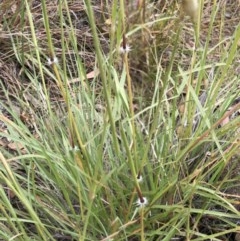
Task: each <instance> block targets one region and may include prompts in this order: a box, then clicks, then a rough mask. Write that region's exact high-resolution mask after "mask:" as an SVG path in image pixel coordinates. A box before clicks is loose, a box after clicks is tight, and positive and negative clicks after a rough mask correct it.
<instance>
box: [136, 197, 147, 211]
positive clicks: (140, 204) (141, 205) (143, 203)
mask: <svg viewBox="0 0 240 241" xmlns="http://www.w3.org/2000/svg"><path fill="white" fill-rule="evenodd" d="M142 199H143V200H141V199H140V198H138V200H137V201H136V205H137V206H138V208H144V207H145V206H147V204H148V200H147V198H146V197H143V198H142Z"/></svg>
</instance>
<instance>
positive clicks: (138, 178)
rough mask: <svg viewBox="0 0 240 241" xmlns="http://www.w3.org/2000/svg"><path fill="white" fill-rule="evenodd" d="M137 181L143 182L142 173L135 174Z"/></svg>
mask: <svg viewBox="0 0 240 241" xmlns="http://www.w3.org/2000/svg"><path fill="white" fill-rule="evenodd" d="M137 181H138V183H141V182H143V177H142V175H139V176H137Z"/></svg>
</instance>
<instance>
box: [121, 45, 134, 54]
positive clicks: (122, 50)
mask: <svg viewBox="0 0 240 241" xmlns="http://www.w3.org/2000/svg"><path fill="white" fill-rule="evenodd" d="M119 51H120V53H121V54H127V53H129V52H130V51H131V47H130V46H129V45H128V44H126V47H125V48H124V47H123V46H121V47H120V50H119Z"/></svg>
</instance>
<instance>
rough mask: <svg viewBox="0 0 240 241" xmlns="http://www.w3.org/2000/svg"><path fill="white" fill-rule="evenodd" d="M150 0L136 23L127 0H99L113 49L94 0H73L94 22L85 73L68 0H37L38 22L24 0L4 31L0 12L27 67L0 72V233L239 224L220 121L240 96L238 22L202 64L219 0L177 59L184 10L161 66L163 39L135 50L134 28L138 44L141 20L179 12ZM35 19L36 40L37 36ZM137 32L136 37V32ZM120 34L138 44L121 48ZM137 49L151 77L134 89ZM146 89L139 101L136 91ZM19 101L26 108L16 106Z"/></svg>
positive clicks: (166, 234) (50, 235) (109, 233)
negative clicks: (156, 11) (15, 76)
mask: <svg viewBox="0 0 240 241" xmlns="http://www.w3.org/2000/svg"><path fill="white" fill-rule="evenodd" d="M148 3H149V6H150V2H148V1H139V4H140V5H138V6H136V9H135V11H136V12H138V13H139V16H140V24H134V23H133V22H130V20H129V19H128V16H130V15H129V14H127V10H128V8H127V6H125V2H124V1H119V2H118V1H112V2H108V1H106V3H105V4H106V6H107V7H106V8H107V9H108V11H109V13H108V16H109V19H108V20H110V22H111V25H110V26H109V49H108V52H106V51H105V49H104V50H103V48H102V45H101V42H103V41H104V40H103V37H102V35H101V33H100V32H99V28H97V27H98V26H96V23H97V24H98V25H101V23H99V22H97V21H96V12H94V10H96V8H97V7H99V6H94V5H93V4H92V3H91V1H84V2H83V3H79V8H80V9H81V11H80V13H81V14H83V15H84V16H86V19H87V21H88V24H89V31H91V34H92V39H91V41H92V42H91V44H92V45H91V48H92V49H93V50H94V58H95V62H94V64H92V69H91V70H92V71H93V73H95V76H94V78H93V79H91V80H89V79H88V75H87V74H88V71H91V70H89V69H88V67H87V66H86V62H85V59H83V58H82V57H83V56H82V55H81V53H80V54H79V48H80V49H81V51H80V52H82V51H84V50H85V49H87V47H89V46H87V47H86V45H85V44H87V43H86V42H84V41H83V42H80V43H79V42H78V35H77V34H76V32H77V28H76V27H75V23H76V22H75V21H74V18H73V17H72V16H71V13H72V14H73V15H74V14H75V12H72V10H73V9H77V8H76V6H75V5H74V6H72V5H70V4H69V3H68V2H67V1H63V2H61V3H58V5H57V6H55V7H54V9H55V10H56V12H57V13H58V16H59V17H58V18H57V16H56V15H54V14H53V13H52V12H51V9H52V6H51V4H50V2H47V1H44V0H43V1H41V4H40V5H38V7H39V9H38V13H39V14H40V16H41V17H42V18H41V19H40V20H38V21H37V22H35V20H36V18H35V17H36V16H35V14H36V12H34V11H35V9H34V6H31V5H29V3H28V2H27V1H23V2H22V3H21V5H19V12H16V16H18V17H19V18H20V22H21V26H20V27H21V28H22V29H23V30H25V29H27V31H28V35H27V34H26V33H25V32H23V36H22V37H19V36H15V35H14V34H13V33H12V32H11V31H13V30H14V27H16V28H17V26H16V24H15V22H14V21H13V19H14V18H7V17H6V18H5V19H4V21H3V23H4V28H5V29H7V31H9V33H11V34H10V40H11V45H8V48H10V50H11V51H12V54H13V55H12V56H13V57H11V58H12V60H14V61H16V62H18V64H19V65H20V66H21V71H22V72H23V74H21V75H20V77H21V78H23V77H24V78H23V79H21V81H23V82H21V81H20V80H18V81H19V82H18V85H14V86H15V89H14V88H13V89H12V90H11V93H9V88H8V83H6V82H7V81H6V79H1V87H2V92H3V93H4V96H5V102H3V103H1V105H2V106H4V108H5V109H6V110H7V112H8V115H6V114H1V115H0V120H1V121H2V122H3V123H4V124H5V125H6V129H7V131H3V132H1V137H3V138H5V139H4V140H5V141H7V142H9V141H10V142H11V143H12V145H11V146H9V144H6V145H5V146H4V147H1V150H2V152H1V153H0V160H1V164H0V169H1V172H0V183H1V185H0V197H1V200H2V202H1V205H0V210H1V214H2V215H1V224H0V226H1V228H0V237H1V239H2V240H14V239H16V240H29V239H35V240H67V239H71V240H181V238H184V239H186V240H210V239H211V240H221V239H223V238H227V237H228V235H232V234H234V233H237V232H239V227H238V222H239V211H238V210H237V206H236V200H235V198H237V197H239V193H234V194H231V193H230V192H228V191H229V190H230V189H232V188H233V186H234V185H239V184H238V176H237V175H234V169H235V168H239V167H238V164H237V159H236V155H237V154H238V149H239V139H238V135H237V134H236V132H237V131H239V124H238V123H239V117H237V118H235V119H233V120H230V119H229V121H225V120H227V118H228V117H230V116H231V115H232V114H233V113H235V112H236V111H237V110H238V109H239V105H240V104H239V103H235V104H234V105H233V107H232V108H231V109H230V110H229V111H227V110H228V108H229V107H230V106H232V103H233V102H234V101H235V99H236V97H238V96H239V91H238V90H237V91H236V89H237V86H238V85H239V80H238V78H237V77H236V76H235V73H234V72H232V71H230V70H231V65H232V63H233V62H234V60H235V58H236V56H237V55H238V54H239V53H238V50H237V45H238V42H239V39H240V28H236V30H235V32H234V33H233V35H232V36H231V38H230V39H231V41H229V42H228V43H229V48H228V49H227V50H225V49H221V52H220V58H219V60H218V62H216V63H215V64H214V65H209V64H208V56H209V54H211V53H212V52H213V51H214V50H215V48H216V47H217V46H213V47H209V42H210V40H211V33H212V29H213V26H214V19H215V14H216V11H217V10H218V9H217V7H218V5H217V3H216V2H215V3H214V4H213V6H212V7H213V11H212V15H211V18H210V19H211V21H210V28H209V35H208V37H207V39H206V42H205V43H204V45H202V46H201V47H199V48H198V49H190V50H189V49H183V50H182V53H185V52H187V54H188V56H189V59H190V61H189V64H188V65H184V64H183V62H184V61H183V59H180V60H179V53H181V48H180V46H181V45H180V42H181V39H182V34H183V33H184V32H182V31H184V25H183V24H184V23H181V24H182V25H181V24H180V26H183V27H180V28H178V29H177V31H176V32H174V33H173V34H172V36H173V38H172V39H173V40H172V42H171V48H170V50H169V53H168V54H169V59H167V64H166V67H162V65H161V63H162V62H161V61H162V60H163V57H164V55H163V54H159V51H160V50H161V47H162V46H160V45H159V42H160V39H159V40H158V41H155V42H153V46H149V47H147V48H145V49H144V53H143V52H142V51H143V50H142V49H139V50H137V51H136V49H134V41H139V42H140V43H139V45H141V43H146V42H145V41H146V38H147V35H146V32H149V31H151V28H153V29H154V27H156V26H159V27H162V28H163V29H168V27H167V26H168V24H169V22H168V21H170V25H171V24H172V23H173V22H172V21H174V19H175V18H176V17H174V16H168V14H169V13H165V14H163V13H161V14H162V15H160V16H159V19H156V20H153V21H152V20H150V19H149V17H150V16H148V15H145V13H146V11H147V4H148ZM40 7H41V10H40ZM74 7H75V8H74ZM151 7H152V8H154V5H152V6H151ZM99 9H100V8H99ZM152 10H153V9H152ZM80 13H79V14H80ZM94 13H95V14H94ZM51 14H53V15H51ZM171 14H172V12H171ZM75 15H76V14H75ZM34 16H35V17H34ZM81 16H82V15H81ZM104 17H105V16H104ZM26 19H27V20H26ZM52 19H54V20H55V21H56V22H53V21H52ZM105 20H106V19H105ZM128 20H129V21H128ZM132 21H133V20H132ZM108 22H109V21H108ZM160 22H162V25H161V24H159V23H160ZM176 23H178V24H179V22H178V20H177V19H176ZM40 26H44V27H43V30H44V31H45V33H46V34H45V35H44V38H43V39H39V37H38V36H39V29H38V27H40ZM171 26H172V25H171ZM190 28H192V26H191V25H190ZM192 29H193V28H192ZM56 32H58V34H59V35H58V36H59V39H57V38H56V37H55V36H54V33H56ZM134 33H139V36H142V35H143V38H142V39H134V38H133V39H131V37H134ZM192 34H193V35H192V36H193V39H194V31H193V33H192ZM66 36H67V37H66ZM159 38H161V36H159ZM141 41H143V42H141ZM224 41H225V40H224V39H222V43H224ZM43 43H45V45H43ZM130 43H131V45H130ZM220 44H221V43H220ZM129 45H130V47H131V49H134V51H133V52H134V55H135V54H136V56H134V55H133V53H131V52H130V53H129V52H128V50H129V48H128V46H129ZM22 46H24V48H26V46H27V47H28V48H27V51H24V48H22ZM164 47H166V46H164ZM120 48H121V49H122V52H120V51H119V49H120ZM138 54H139V55H138ZM139 56H141V57H142V56H145V57H146V56H147V57H146V58H145V57H144V58H145V59H147V60H149V61H146V66H147V68H146V69H145V70H147V71H145V70H144V71H145V72H144V71H143V72H144V75H143V76H146V77H148V78H149V77H150V76H151V78H152V82H154V84H153V85H152V86H151V89H152V90H151V91H150V94H149V93H148V94H147V96H144V95H143V96H142V95H140V94H139V93H144V90H142V89H141V88H139V89H137V90H136V89H133V86H136V83H135V78H134V74H133V72H132V70H131V64H132V63H133V61H134V60H133V58H134V57H135V58H138V57H139ZM144 58H143V59H144ZM181 60H182V62H181ZM119 61H120V65H119V64H117V63H119ZM176 63H177V64H176ZM94 66H95V67H94ZM186 66H187V68H186ZM98 73H99V74H98ZM24 79H25V81H24ZM206 79H207V80H208V85H207V86H205V88H206V89H203V88H204V87H202V82H203V81H204V80H206ZM225 82H227V83H229V84H225ZM224 86H225V87H224ZM142 87H144V88H146V85H143V86H142ZM140 90H141V91H140ZM138 91H139V92H138ZM202 92H204V93H206V98H205V100H204V101H201V98H199V96H200V95H201V94H202ZM149 95H150V96H149ZM145 98H146V99H147V100H148V102H146V103H144V104H143V103H141V102H140V101H139V100H141V101H145ZM6 100H7V101H6ZM36 100H37V101H36ZM149 100H150V101H149ZM38 101H39V103H38V104H36V102H38ZM180 101H182V102H181V103H182V105H181V106H183V109H181V108H180ZM16 103H17V104H16ZM15 105H19V108H20V109H23V108H25V109H27V110H28V111H29V113H30V114H31V116H30V117H31V118H26V115H23V113H22V112H21V113H20V114H19V113H16V111H15V110H16V108H14V106H15ZM36 105H38V108H36ZM135 105H137V108H136V106H135ZM37 109H38V110H37ZM28 116H29V115H28ZM29 120H30V122H29ZM196 121H197V124H196ZM223 121H225V122H224V123H225V125H223V124H222V123H223ZM219 126H222V127H221V128H219Z"/></svg>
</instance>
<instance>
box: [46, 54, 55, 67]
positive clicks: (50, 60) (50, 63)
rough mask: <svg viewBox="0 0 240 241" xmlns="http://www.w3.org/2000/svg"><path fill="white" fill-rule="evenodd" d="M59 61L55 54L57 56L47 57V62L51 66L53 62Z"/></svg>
mask: <svg viewBox="0 0 240 241" xmlns="http://www.w3.org/2000/svg"><path fill="white" fill-rule="evenodd" d="M57 63H58V58H57V57H56V56H55V57H53V59H51V58H47V64H48V65H49V66H51V65H53V64H57Z"/></svg>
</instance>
